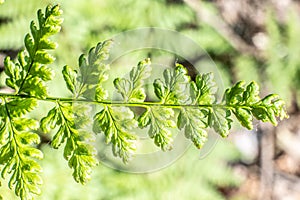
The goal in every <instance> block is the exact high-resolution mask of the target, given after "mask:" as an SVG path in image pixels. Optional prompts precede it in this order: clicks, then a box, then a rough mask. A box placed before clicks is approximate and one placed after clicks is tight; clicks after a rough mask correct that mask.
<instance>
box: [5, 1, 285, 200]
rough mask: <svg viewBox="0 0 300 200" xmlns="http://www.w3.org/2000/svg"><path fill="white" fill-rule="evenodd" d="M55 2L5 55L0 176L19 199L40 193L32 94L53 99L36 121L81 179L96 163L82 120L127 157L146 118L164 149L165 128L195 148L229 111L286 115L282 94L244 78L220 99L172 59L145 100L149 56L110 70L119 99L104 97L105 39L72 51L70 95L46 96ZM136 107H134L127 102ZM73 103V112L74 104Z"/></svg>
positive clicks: (261, 116)
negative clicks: (122, 71)
mask: <svg viewBox="0 0 300 200" xmlns="http://www.w3.org/2000/svg"><path fill="white" fill-rule="evenodd" d="M60 15H61V10H60V9H59V7H58V6H48V7H47V8H46V10H45V13H43V12H42V11H41V10H39V11H38V25H36V24H35V23H34V22H32V23H31V26H30V30H31V33H30V34H27V35H26V36H25V47H26V48H25V50H24V51H21V52H20V53H19V54H18V58H17V60H16V61H11V60H10V58H9V57H7V58H6V59H5V63H4V64H5V74H6V75H7V79H6V85H7V86H8V87H10V88H12V89H13V90H14V91H15V93H14V94H3V93H2V94H1V96H0V99H1V107H0V113H1V118H0V119H1V122H0V136H1V146H0V150H1V154H0V164H1V171H2V177H3V178H5V177H7V176H8V175H10V181H9V187H10V188H11V189H13V188H14V190H15V193H16V195H17V196H19V197H20V198H21V199H32V198H33V196H32V195H33V194H39V193H40V189H39V187H40V185H41V184H42V180H41V178H40V175H39V173H40V171H41V167H40V165H39V164H38V163H37V162H36V159H42V158H43V154H42V152H41V151H40V150H39V149H38V148H36V144H39V142H40V141H39V136H38V134H37V133H36V132H35V131H34V130H36V129H37V128H38V126H39V122H38V121H37V120H35V119H33V118H31V117H26V116H25V115H26V114H28V113H30V111H32V110H33V109H36V108H37V107H38V102H39V101H44V102H51V103H54V104H55V106H54V107H53V108H52V109H50V111H49V112H48V114H47V116H46V117H44V118H42V119H41V121H40V125H41V128H42V130H43V131H45V132H48V131H50V130H51V129H54V128H55V127H58V129H56V130H57V131H56V133H55V134H54V136H53V138H52V140H51V141H52V142H51V145H52V147H53V148H59V147H60V146H61V145H62V144H64V145H65V146H64V153H63V154H64V158H65V159H66V160H67V161H68V165H69V167H70V168H72V169H73V177H74V179H75V180H76V181H77V182H80V183H82V184H84V183H86V182H87V181H88V180H89V179H90V174H91V171H92V167H94V166H95V165H97V163H98V161H97V159H96V153H97V152H96V149H95V148H94V146H93V145H91V142H93V140H94V137H93V133H91V132H87V130H86V129H85V127H86V126H87V125H88V124H90V123H93V131H94V132H95V133H96V134H97V133H101V134H102V133H103V134H104V135H105V137H106V141H107V142H108V143H111V144H112V148H113V153H114V154H115V155H116V156H118V157H120V158H121V159H122V160H123V161H124V162H128V160H129V159H130V157H131V155H132V154H134V151H135V149H136V137H137V136H136V135H135V134H134V133H133V132H132V130H133V129H134V128H137V127H138V126H139V127H140V128H145V127H147V126H149V127H150V128H149V132H148V134H149V136H150V137H151V138H153V139H154V143H155V144H156V145H157V146H158V147H160V148H161V149H162V150H164V151H166V150H168V149H171V147H172V134H171V132H170V128H176V126H177V127H178V128H179V129H185V134H186V136H187V138H189V139H191V140H192V141H193V143H194V144H195V145H196V147H198V148H201V147H202V145H203V144H204V143H205V141H206V140H207V133H206V129H207V128H213V129H214V130H215V131H216V132H217V133H218V134H220V135H221V136H222V137H226V136H228V134H229V130H230V129H231V123H232V121H233V119H232V116H233V115H235V116H236V118H237V119H238V121H239V122H240V123H241V125H242V126H244V127H246V128H248V129H252V128H253V127H252V120H253V118H254V117H255V118H256V119H258V120H261V121H264V122H271V123H272V124H274V125H276V124H277V119H276V118H277V117H279V118H280V119H283V118H285V117H287V114H286V112H285V105H284V102H283V101H282V100H281V99H280V98H279V97H278V96H277V95H272V94H271V95H268V96H266V97H265V98H262V99H261V98H260V97H259V88H258V85H257V84H256V83H254V82H252V83H250V84H248V85H246V86H245V83H244V82H243V81H241V82H238V83H237V84H235V85H234V86H233V87H231V88H229V89H227V90H226V91H225V93H224V98H223V100H222V101H221V102H217V101H216V97H215V92H216V84H215V83H214V81H213V76H212V74H210V73H209V74H199V75H197V76H196V78H195V81H193V80H191V78H190V77H189V76H188V75H187V73H188V72H187V69H186V68H185V67H184V66H182V65H180V64H176V67H175V68H174V69H166V70H165V71H164V73H163V77H162V78H157V79H156V80H155V81H154V83H153V90H154V92H155V95H156V97H157V99H158V101H145V99H146V96H147V94H146V92H145V89H144V80H146V79H147V78H149V76H150V72H151V63H150V60H149V59H146V60H144V61H141V62H140V63H139V64H138V65H137V66H136V67H134V68H133V69H132V70H131V72H130V76H129V78H117V79H115V80H114V86H115V88H116V90H117V92H118V93H120V94H121V96H122V97H123V101H111V100H110V99H109V97H108V95H107V94H108V92H107V91H105V88H104V87H103V82H104V81H106V80H107V78H108V77H107V76H108V74H107V72H108V70H109V66H108V65H107V64H105V62H104V61H105V60H106V59H107V58H108V56H109V49H110V46H111V41H110V40H107V41H104V42H101V43H99V44H98V45H97V46H96V47H94V48H92V49H91V50H90V51H89V53H88V55H82V56H80V58H79V69H78V70H74V69H72V68H71V67H69V66H65V67H64V68H63V71H62V75H63V77H64V80H65V82H66V86H67V88H68V90H69V91H70V92H71V93H72V94H73V97H72V98H58V97H51V96H49V94H48V92H47V88H46V86H45V82H46V81H49V80H51V79H52V77H53V72H52V70H51V69H50V68H49V67H48V65H49V64H50V63H52V62H53V60H54V58H53V57H52V56H51V55H50V54H49V53H48V51H47V50H52V49H55V48H56V44H55V43H54V42H52V41H51V40H49V36H52V35H53V34H55V33H58V32H59V30H60V24H61V23H62V19H61V18H60ZM87 104H96V105H99V106H100V107H101V108H100V110H99V111H98V112H97V113H95V114H94V118H93V119H92V122H91V121H90V119H89V118H88V116H86V112H84V111H88V110H89V106H88V105H87ZM134 107H137V108H142V109H143V110H144V112H142V113H141V114H139V113H138V112H135V111H134V110H133V109H132V108H134ZM78 110H80V113H78V112H77V111H78Z"/></svg>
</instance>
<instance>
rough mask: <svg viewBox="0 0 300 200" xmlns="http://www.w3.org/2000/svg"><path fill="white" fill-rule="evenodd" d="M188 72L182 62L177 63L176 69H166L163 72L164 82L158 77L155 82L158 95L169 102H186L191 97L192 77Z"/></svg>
mask: <svg viewBox="0 0 300 200" xmlns="http://www.w3.org/2000/svg"><path fill="white" fill-rule="evenodd" d="M187 73H188V72H187V69H186V68H185V67H184V66H182V65H180V64H176V67H175V69H166V70H165V71H164V72H163V76H164V82H163V81H162V80H160V79H156V80H155V81H154V83H153V86H154V92H155V94H156V96H157V97H158V98H159V99H160V100H161V101H162V102H163V103H167V104H173V103H174V104H178V103H185V102H186V101H187V100H188V98H189V94H188V93H187V91H188V86H189V81H190V77H189V76H188V75H187Z"/></svg>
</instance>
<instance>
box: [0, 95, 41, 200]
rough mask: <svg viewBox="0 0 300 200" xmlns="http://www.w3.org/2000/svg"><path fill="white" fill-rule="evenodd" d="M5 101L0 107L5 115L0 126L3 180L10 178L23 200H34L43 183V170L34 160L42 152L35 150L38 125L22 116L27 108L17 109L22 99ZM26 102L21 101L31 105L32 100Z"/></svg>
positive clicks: (37, 138) (10, 185) (0, 163)
mask: <svg viewBox="0 0 300 200" xmlns="http://www.w3.org/2000/svg"><path fill="white" fill-rule="evenodd" d="M3 100H4V103H3V104H2V105H1V106H0V110H1V113H2V114H3V115H4V116H2V118H1V123H0V124H1V125H2V126H0V127H1V128H0V136H1V143H0V165H1V166H0V167H1V170H2V172H1V175H2V177H3V178H6V177H7V176H10V178H9V182H8V185H9V188H10V189H14V190H15V193H16V195H17V196H19V197H21V199H32V198H33V195H34V194H39V191H40V189H39V187H40V185H41V184H42V180H41V177H40V175H39V173H40V172H41V167H40V165H39V164H38V163H37V162H36V161H35V160H36V159H42V158H43V153H42V152H41V151H40V150H39V149H37V148H36V147H35V146H36V145H37V144H39V143H40V138H39V136H38V135H37V134H36V133H34V132H33V130H35V129H37V128H38V123H37V121H36V120H34V119H28V118H21V117H20V116H22V115H23V114H24V112H25V111H24V109H20V110H18V107H19V108H20V107H21V106H20V105H15V106H14V104H15V103H16V102H17V100H20V99H17V100H10V101H8V100H7V99H3ZM25 100H27V101H25ZM25 100H24V99H22V101H24V102H27V103H29V104H30V102H29V101H30V100H31V99H25ZM34 101H36V100H34ZM22 106H23V105H22ZM27 109H28V110H30V108H27ZM4 111H5V112H4ZM26 111H27V110H26ZM11 117H13V118H11Z"/></svg>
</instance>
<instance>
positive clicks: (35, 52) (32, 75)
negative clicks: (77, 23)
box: [4, 6, 62, 98]
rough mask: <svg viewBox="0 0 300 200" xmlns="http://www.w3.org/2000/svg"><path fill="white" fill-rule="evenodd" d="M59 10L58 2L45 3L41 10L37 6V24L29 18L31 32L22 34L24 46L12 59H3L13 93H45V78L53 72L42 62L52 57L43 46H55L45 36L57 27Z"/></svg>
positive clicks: (49, 76)
mask: <svg viewBox="0 0 300 200" xmlns="http://www.w3.org/2000/svg"><path fill="white" fill-rule="evenodd" d="M60 14H61V11H60V9H59V6H48V7H47V8H46V9H45V14H44V13H42V11H41V10H39V11H38V12H37V17H38V22H39V23H38V26H37V25H36V23H35V22H33V21H32V22H31V24H30V31H31V33H28V34H26V36H25V39H24V43H25V50H24V51H20V53H19V54H18V59H17V60H16V61H11V60H10V59H9V58H6V59H5V62H4V66H5V69H6V70H5V73H6V75H7V76H8V78H7V79H6V84H7V86H9V87H11V88H12V89H14V90H15V91H16V93H17V94H22V95H24V94H25V95H29V96H36V97H38V98H46V97H47V88H46V85H45V82H46V81H49V80H51V79H52V78H53V76H54V74H53V71H52V70H51V69H50V68H49V67H48V66H46V64H51V63H52V62H53V61H54V59H55V58H54V57H52V56H51V55H50V54H49V53H48V52H47V51H46V50H51V49H55V48H56V46H57V45H56V44H55V43H54V42H52V41H50V39H49V37H50V36H52V35H53V34H55V33H57V32H59V30H60V24H61V23H62V20H61V19H60V18H59V17H60ZM53 30H55V31H53Z"/></svg>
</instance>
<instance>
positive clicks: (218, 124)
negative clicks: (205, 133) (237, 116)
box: [209, 107, 232, 137]
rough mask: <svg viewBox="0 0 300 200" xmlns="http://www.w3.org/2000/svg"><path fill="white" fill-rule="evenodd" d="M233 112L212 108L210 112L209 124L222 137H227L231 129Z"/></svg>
mask: <svg viewBox="0 0 300 200" xmlns="http://www.w3.org/2000/svg"><path fill="white" fill-rule="evenodd" d="M230 115H231V112H230V111H229V110H226V109H222V108H217V107H215V108H212V109H211V110H210V119H209V124H210V126H211V127H213V128H214V130H215V131H216V132H217V133H218V134H220V135H221V136H222V137H227V136H228V134H229V130H230V129H231V123H232V120H231V119H230Z"/></svg>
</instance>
